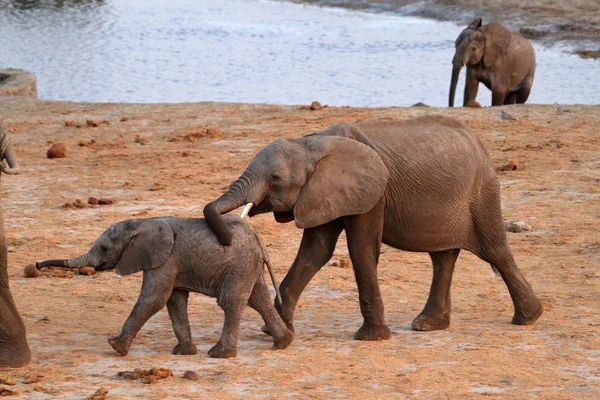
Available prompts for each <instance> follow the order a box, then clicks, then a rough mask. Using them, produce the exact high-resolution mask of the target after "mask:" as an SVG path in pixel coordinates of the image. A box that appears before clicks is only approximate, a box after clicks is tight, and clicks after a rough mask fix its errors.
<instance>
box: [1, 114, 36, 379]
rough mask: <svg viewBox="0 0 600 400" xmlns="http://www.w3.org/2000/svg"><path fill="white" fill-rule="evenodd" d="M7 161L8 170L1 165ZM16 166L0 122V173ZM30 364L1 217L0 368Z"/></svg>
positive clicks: (16, 170) (13, 170) (9, 143)
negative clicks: (15, 298) (13, 296)
mask: <svg viewBox="0 0 600 400" xmlns="http://www.w3.org/2000/svg"><path fill="white" fill-rule="evenodd" d="M3 160H6V162H7V163H8V167H7V166H5V165H4V163H3ZM18 171H19V163H18V161H17V157H16V155H15V150H14V147H13V144H12V141H11V138H10V135H9V133H8V130H7V129H6V128H5V127H4V123H3V121H2V120H1V119H0V172H4V173H5V174H16V173H18ZM29 361H31V351H30V350H29V345H28V344H27V338H26V335H25V325H24V324H23V320H22V319H21V316H20V315H19V312H18V311H17V307H16V306H15V302H14V301H13V298H12V294H11V293H10V287H9V284H8V257H7V250H6V237H5V236H4V221H3V218H2V214H1V213H0V367H22V366H24V365H27V364H29Z"/></svg>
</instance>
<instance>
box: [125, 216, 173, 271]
mask: <svg viewBox="0 0 600 400" xmlns="http://www.w3.org/2000/svg"><path fill="white" fill-rule="evenodd" d="M129 223H130V225H131V230H130V231H129V233H126V234H127V239H126V240H128V242H127V245H126V247H125V250H123V253H121V257H120V258H119V261H118V262H117V265H116V271H117V273H118V274H119V275H130V274H134V273H136V272H139V271H143V270H146V269H152V268H156V267H159V266H161V265H163V264H164V263H165V261H166V260H167V257H169V254H171V250H172V249H173V241H174V238H173V230H172V229H171V227H170V226H169V224H167V223H166V222H165V221H163V220H160V219H142V220H132V221H129Z"/></svg>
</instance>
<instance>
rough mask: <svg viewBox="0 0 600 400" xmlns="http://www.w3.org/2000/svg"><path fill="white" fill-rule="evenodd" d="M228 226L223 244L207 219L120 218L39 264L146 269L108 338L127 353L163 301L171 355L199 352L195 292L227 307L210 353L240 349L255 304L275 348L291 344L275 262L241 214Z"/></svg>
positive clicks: (125, 272) (229, 354)
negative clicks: (191, 311) (193, 319)
mask: <svg viewBox="0 0 600 400" xmlns="http://www.w3.org/2000/svg"><path fill="white" fill-rule="evenodd" d="M225 224H226V226H227V228H228V229H229V230H230V231H231V232H232V235H233V238H234V240H235V244H234V245H233V246H231V247H227V248H224V247H222V246H220V245H219V243H218V242H217V240H216V239H215V237H214V235H213V234H212V233H211V231H210V229H209V228H208V226H207V224H206V221H205V220H204V219H201V218H173V217H163V218H149V219H135V220H127V221H121V222H118V223H116V224H114V225H112V226H111V227H110V228H108V229H107V230H106V231H105V232H104V233H103V234H102V235H100V237H99V238H98V240H96V242H95V243H94V245H93V246H92V248H91V249H90V250H89V252H88V253H86V254H84V255H82V256H79V257H76V258H73V259H70V260H48V261H43V262H40V263H38V264H37V266H38V268H42V267H47V266H61V267H70V268H79V267H83V266H86V265H90V266H94V267H96V269H98V270H107V269H112V268H116V272H117V273H118V274H120V275H129V274H133V273H135V272H138V271H142V270H143V271H144V277H143V283H142V291H141V293H140V296H139V299H138V301H137V303H136V305H135V307H134V308H133V311H132V312H131V315H130V316H129V318H127V321H126V322H125V324H124V325H123V329H122V330H121V334H120V335H119V336H116V337H113V338H111V339H109V343H110V345H111V346H112V347H113V348H114V349H115V350H116V351H117V352H118V353H119V354H121V355H127V353H128V351H129V347H130V345H131V342H132V341H133V339H134V338H135V336H136V334H137V333H138V331H139V330H140V328H141V327H142V326H143V325H144V323H146V321H147V320H148V319H149V318H150V317H151V316H152V315H154V314H155V313H157V312H158V311H159V310H160V309H162V308H163V307H164V306H165V304H166V306H167V310H168V312H169V317H170V318H171V321H172V323H173V330H174V332H175V336H176V337H177V345H176V346H175V347H174V348H173V351H172V353H173V354H196V346H195V345H194V343H192V335H191V332H190V324H189V320H188V313H187V303H188V295H189V292H197V293H202V294H205V295H207V296H211V297H216V299H217V303H218V304H219V306H220V307H221V308H222V309H223V310H224V311H225V323H224V325H223V331H222V333H221V338H220V339H219V341H218V343H217V344H216V345H215V346H213V347H212V348H211V349H210V350H209V352H208V354H209V355H210V356H211V357H217V358H229V357H235V356H236V355H237V350H236V348H237V341H238V334H239V329H240V320H241V317H242V313H243V311H244V309H245V308H246V305H249V306H250V307H252V308H253V309H255V310H256V311H258V313H259V314H260V315H261V317H262V318H263V319H264V321H265V323H266V325H267V327H268V329H269V331H270V332H272V333H273V335H272V336H273V338H274V343H273V349H285V348H286V347H287V346H289V344H290V343H291V342H292V340H293V333H292V332H290V331H289V330H288V329H287V328H286V326H285V324H284V323H283V321H282V320H281V318H280V317H279V315H278V313H277V311H276V310H275V308H274V307H273V304H272V302H271V296H270V294H269V290H268V288H267V285H266V282H265V275H264V268H263V263H266V264H267V267H268V269H269V272H270V273H271V278H272V279H273V284H274V285H275V286H277V283H276V282H275V278H274V276H273V274H272V268H271V265H270V261H269V258H268V255H267V252H266V249H265V248H264V246H263V244H262V242H261V241H260V238H259V237H258V235H256V233H255V232H254V230H253V229H252V227H251V226H250V225H249V224H248V223H247V222H245V221H243V220H242V219H241V218H239V217H236V216H227V219H226V220H225Z"/></svg>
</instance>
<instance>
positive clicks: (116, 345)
mask: <svg viewBox="0 0 600 400" xmlns="http://www.w3.org/2000/svg"><path fill="white" fill-rule="evenodd" d="M173 281H174V274H173V275H172V276H169V274H166V273H165V271H163V270H162V268H156V269H148V270H145V271H144V279H143V282H142V290H141V292H140V297H139V298H138V300H137V302H136V303H135V306H134V307H133V310H132V311H131V314H130V315H129V317H128V318H127V321H125V324H124V325H123V328H122V329H121V333H120V334H119V336H115V337H112V338H110V339H108V343H109V344H110V345H111V346H112V348H113V349H115V350H116V351H117V352H118V353H119V354H121V355H123V356H126V355H127V353H128V352H129V346H131V342H132V341H133V339H134V338H135V336H136V335H137V333H138V332H139V330H140V329H141V328H142V326H143V325H144V324H145V323H146V321H148V320H149V319H150V317H152V316H153V315H154V314H156V313H157V312H158V311H160V310H161V309H162V308H163V307H164V306H165V304H167V300H168V299H169V297H170V296H171V292H172V290H173Z"/></svg>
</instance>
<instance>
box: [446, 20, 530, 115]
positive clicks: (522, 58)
mask: <svg viewBox="0 0 600 400" xmlns="http://www.w3.org/2000/svg"><path fill="white" fill-rule="evenodd" d="M455 47H456V52H455V53H454V58H453V59H452V79H451V80H450V93H449V96H448V97H449V98H448V106H449V107H452V106H454V94H455V93H456V84H457V83H458V76H459V75H460V70H461V69H462V67H463V65H466V66H467V77H466V80H465V94H464V97H463V105H466V104H467V103H468V102H469V101H471V100H475V97H477V88H478V86H479V82H481V83H483V84H484V85H485V86H486V87H487V88H488V89H490V90H491V91H492V106H501V105H503V104H514V103H521V104H522V103H525V102H526V101H527V98H528V97H529V93H530V92H531V86H532V85H533V78H534V75H535V51H534V50H533V47H532V46H531V43H529V41H528V40H527V39H525V38H524V37H523V36H521V34H520V33H518V32H514V31H509V30H508V29H506V28H505V27H504V26H502V25H501V24H500V23H498V22H492V23H490V24H487V25H486V26H482V25H481V18H476V19H475V20H474V21H473V22H471V23H470V24H469V26H467V28H466V29H465V30H463V31H462V32H461V33H460V35H459V36H458V38H457V39H456V43H455Z"/></svg>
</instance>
